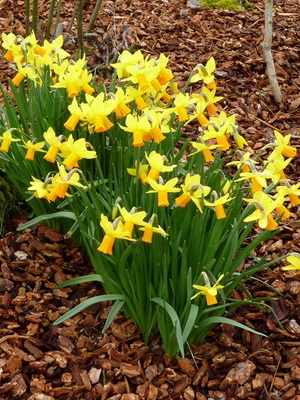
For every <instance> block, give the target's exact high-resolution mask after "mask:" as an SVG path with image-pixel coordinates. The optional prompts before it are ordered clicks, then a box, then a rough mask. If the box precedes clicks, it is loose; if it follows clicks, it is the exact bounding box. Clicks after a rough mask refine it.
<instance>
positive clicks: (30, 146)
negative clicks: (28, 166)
mask: <svg viewBox="0 0 300 400" xmlns="http://www.w3.org/2000/svg"><path fill="white" fill-rule="evenodd" d="M44 145H45V142H38V143H33V142H32V141H31V140H28V141H27V142H26V143H25V142H24V145H22V147H25V149H27V152H26V155H25V159H26V160H30V161H33V160H34V156H35V153H36V152H41V153H46V152H45V150H42V148H43V147H44Z"/></svg>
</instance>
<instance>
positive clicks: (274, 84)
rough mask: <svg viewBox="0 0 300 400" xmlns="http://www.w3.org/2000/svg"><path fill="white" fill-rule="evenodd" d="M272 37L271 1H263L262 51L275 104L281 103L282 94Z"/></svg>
mask: <svg viewBox="0 0 300 400" xmlns="http://www.w3.org/2000/svg"><path fill="white" fill-rule="evenodd" d="M272 35H273V0H265V35H264V43H263V51H264V56H265V61H266V67H267V75H268V78H269V82H270V86H271V89H272V93H273V96H274V100H275V101H276V103H281V101H282V94H281V91H280V87H279V85H278V81H277V76H276V71H275V65H274V60H273V56H272V52H271V47H272Z"/></svg>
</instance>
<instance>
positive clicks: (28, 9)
mask: <svg viewBox="0 0 300 400" xmlns="http://www.w3.org/2000/svg"><path fill="white" fill-rule="evenodd" d="M25 7H26V8H25V28H26V35H29V33H30V23H29V19H30V0H26V5H25Z"/></svg>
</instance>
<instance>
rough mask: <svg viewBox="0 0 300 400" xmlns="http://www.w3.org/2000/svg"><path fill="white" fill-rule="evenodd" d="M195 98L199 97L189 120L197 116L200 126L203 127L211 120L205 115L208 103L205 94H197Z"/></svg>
mask: <svg viewBox="0 0 300 400" xmlns="http://www.w3.org/2000/svg"><path fill="white" fill-rule="evenodd" d="M195 99H197V103H196V104H195V105H194V113H193V114H192V115H191V116H190V118H189V120H188V122H190V121H192V120H194V119H195V118H197V120H198V122H199V124H200V126H201V127H202V128H203V127H204V126H205V125H207V124H208V123H209V120H208V119H207V118H206V116H205V115H204V112H205V109H206V106H207V103H206V101H205V98H204V96H202V95H201V94H200V95H197V96H195Z"/></svg>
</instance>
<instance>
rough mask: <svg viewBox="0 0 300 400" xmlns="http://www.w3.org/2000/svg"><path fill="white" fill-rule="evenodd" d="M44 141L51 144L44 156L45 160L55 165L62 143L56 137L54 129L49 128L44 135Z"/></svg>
mask: <svg viewBox="0 0 300 400" xmlns="http://www.w3.org/2000/svg"><path fill="white" fill-rule="evenodd" d="M43 136H44V139H45V140H46V142H47V143H48V144H49V146H50V147H49V149H48V151H47V153H46V154H45V155H44V159H45V160H47V161H48V162H51V163H54V162H55V159H56V156H57V154H58V152H59V150H60V148H61V146H62V142H61V141H60V140H59V138H58V137H56V135H55V132H54V130H53V128H51V127H50V128H48V130H47V131H46V132H45V133H44V135H43Z"/></svg>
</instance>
